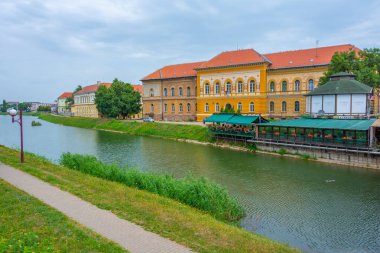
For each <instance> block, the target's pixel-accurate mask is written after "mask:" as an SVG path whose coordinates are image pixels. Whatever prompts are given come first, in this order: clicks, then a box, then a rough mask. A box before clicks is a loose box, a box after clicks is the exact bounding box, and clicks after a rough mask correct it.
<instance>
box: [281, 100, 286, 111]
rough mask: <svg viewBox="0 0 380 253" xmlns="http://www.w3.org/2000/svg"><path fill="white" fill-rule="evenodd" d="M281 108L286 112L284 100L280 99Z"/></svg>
mask: <svg viewBox="0 0 380 253" xmlns="http://www.w3.org/2000/svg"><path fill="white" fill-rule="evenodd" d="M281 109H282V111H283V112H286V102H285V101H282V104H281Z"/></svg>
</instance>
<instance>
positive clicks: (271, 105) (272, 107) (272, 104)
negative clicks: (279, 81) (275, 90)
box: [269, 102, 274, 112]
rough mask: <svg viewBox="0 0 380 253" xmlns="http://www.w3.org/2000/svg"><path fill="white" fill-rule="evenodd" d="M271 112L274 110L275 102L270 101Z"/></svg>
mask: <svg viewBox="0 0 380 253" xmlns="http://www.w3.org/2000/svg"><path fill="white" fill-rule="evenodd" d="M269 112H274V102H270V103H269Z"/></svg>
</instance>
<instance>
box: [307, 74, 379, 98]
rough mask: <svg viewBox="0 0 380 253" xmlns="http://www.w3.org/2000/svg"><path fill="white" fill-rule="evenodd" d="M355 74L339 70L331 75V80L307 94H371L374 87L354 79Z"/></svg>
mask: <svg viewBox="0 0 380 253" xmlns="http://www.w3.org/2000/svg"><path fill="white" fill-rule="evenodd" d="M354 77H355V75H354V74H350V73H346V72H339V73H336V74H334V75H332V76H331V77H330V81H328V82H327V83H325V84H324V85H321V86H319V87H318V88H316V89H315V90H313V91H311V92H309V93H308V94H307V95H306V96H313V95H335V94H370V93H372V87H370V86H368V85H365V84H364V83H361V82H359V81H356V80H354Z"/></svg>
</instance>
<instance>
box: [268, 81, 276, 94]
mask: <svg viewBox="0 0 380 253" xmlns="http://www.w3.org/2000/svg"><path fill="white" fill-rule="evenodd" d="M269 89H270V91H271V92H274V91H275V85H274V82H273V81H272V82H270V84H269Z"/></svg>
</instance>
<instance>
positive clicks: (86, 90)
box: [75, 83, 112, 95]
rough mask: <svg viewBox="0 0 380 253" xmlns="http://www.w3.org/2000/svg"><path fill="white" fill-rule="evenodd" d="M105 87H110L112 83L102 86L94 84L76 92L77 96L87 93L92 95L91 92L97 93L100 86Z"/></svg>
mask: <svg viewBox="0 0 380 253" xmlns="http://www.w3.org/2000/svg"><path fill="white" fill-rule="evenodd" d="M101 85H104V86H106V87H108V88H109V87H110V86H111V85H112V83H100V84H92V85H88V86H85V87H83V88H82V89H81V90H80V91H78V92H75V95H81V94H86V93H91V92H96V91H97V90H98V88H99V86H101Z"/></svg>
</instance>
